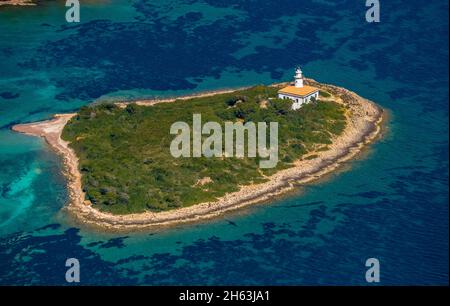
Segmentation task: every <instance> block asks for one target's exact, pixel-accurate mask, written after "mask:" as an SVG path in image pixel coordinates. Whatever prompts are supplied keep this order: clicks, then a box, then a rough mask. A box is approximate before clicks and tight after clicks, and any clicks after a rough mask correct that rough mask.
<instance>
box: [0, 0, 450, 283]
mask: <svg viewBox="0 0 450 306" xmlns="http://www.w3.org/2000/svg"><path fill="white" fill-rule="evenodd" d="M44 3H45V4H42V5H40V6H38V7H25V8H11V7H6V8H4V7H2V8H0V58H1V61H0V170H1V171H0V284H65V280H64V275H65V269H66V268H65V265H64V264H65V260H66V259H67V258H70V257H75V258H78V259H79V260H80V265H81V279H82V284H180V285H181V284H362V285H364V284H366V283H365V278H364V275H365V269H366V267H365V265H364V263H365V261H366V259H367V258H370V257H376V258H378V259H379V260H380V264H381V284H448V230H449V228H448V203H447V202H448V186H447V185H448V68H447V66H448V12H447V11H448V3H445V2H443V1H437V0H436V1H428V2H427V3H422V2H419V1H409V2H407V3H403V2H400V1H390V2H389V3H383V8H382V12H381V16H382V17H381V18H382V21H381V22H380V23H379V24H368V23H366V22H365V20H364V14H365V7H364V4H363V2H362V3H361V4H360V5H358V4H355V3H354V1H339V2H333V3H330V2H327V1H320V2H319V1H287V0H286V1H285V0H281V1H243V0H242V1H240V0H229V1H220V0H203V1H198V2H194V1H189V0H176V1H175V0H171V1H161V2H158V4H155V3H154V2H152V1H122V0H121V1H114V3H100V4H82V11H81V16H82V17H81V18H82V22H81V23H80V24H79V25H68V24H67V23H65V20H64V14H65V8H64V6H63V4H61V3H54V2H48V3H47V2H44ZM297 64H301V65H302V67H303V70H304V72H305V74H306V75H307V76H308V77H311V78H314V79H316V80H318V81H321V82H325V83H333V84H336V85H339V86H343V87H346V88H349V89H351V90H353V91H356V92H358V93H359V94H360V95H362V96H364V97H367V98H369V99H371V100H373V101H376V102H377V103H379V104H380V105H382V106H383V107H385V108H386V109H388V110H389V112H390V119H389V124H388V127H387V129H386V131H385V133H384V137H383V138H382V139H381V140H380V141H378V142H377V143H375V144H374V145H373V146H372V147H371V149H370V150H369V151H368V152H366V153H365V154H363V155H362V156H361V158H359V159H358V160H355V161H352V162H351V163H349V164H348V165H347V166H346V167H345V168H344V169H343V170H342V171H339V172H338V173H335V174H333V175H331V176H330V177H328V178H326V179H325V180H323V181H321V182H318V183H315V184H311V185H307V186H302V187H301V188H299V190H298V192H297V193H296V194H294V195H291V196H289V197H285V198H282V199H279V200H276V201H273V202H272V203H267V204H261V205H256V206H255V207H251V208H248V209H244V210H240V211H237V212H235V213H230V214H227V215H225V216H224V217H223V218H218V219H215V220H211V221H208V222H202V223H199V224H192V225H185V226H180V227H176V228H171V229H165V230H155V231H151V232H142V233H133V234H112V233H99V232H94V231H92V230H90V229H87V228H83V227H81V228H79V227H78V226H77V225H76V224H74V223H73V222H72V221H71V220H70V219H68V218H67V216H66V214H65V213H64V211H61V208H62V207H64V205H65V204H66V202H67V191H66V189H65V180H64V177H63V176H62V175H61V165H60V160H59V158H58V157H57V156H55V155H54V153H52V152H51V151H50V150H49V148H48V147H47V145H46V144H45V143H44V142H43V141H42V140H40V139H36V138H33V137H28V136H24V135H19V134H16V133H13V132H12V131H11V130H10V127H11V126H12V125H13V124H15V123H19V122H29V121H35V120H42V119H46V118H49V117H50V116H51V115H52V114H54V113H59V112H67V111H72V110H76V109H77V108H78V107H80V106H81V105H84V104H87V103H90V102H92V101H96V100H111V99H113V100H120V99H133V98H140V97H161V96H173V95H182V94H186V93H192V92H198V91H204V90H211V89H217V88H228V87H239V86H245V85H252V84H260V83H264V84H270V83H272V82H279V81H287V80H290V79H291V75H292V70H293V67H294V66H295V65H297Z"/></svg>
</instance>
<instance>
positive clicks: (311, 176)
mask: <svg viewBox="0 0 450 306" xmlns="http://www.w3.org/2000/svg"><path fill="white" fill-rule="evenodd" d="M306 83H307V84H309V85H312V86H316V87H319V88H321V89H323V90H326V91H328V92H329V93H331V94H333V95H334V96H335V98H336V97H337V101H336V102H338V103H342V104H344V105H345V107H346V108H347V110H348V111H347V119H348V120H347V126H346V128H345V130H344V132H343V133H342V134H341V135H340V136H338V137H335V139H333V143H332V144H331V145H329V146H328V147H329V149H328V150H327V151H319V152H313V153H310V154H308V155H309V156H311V155H314V158H312V159H303V160H297V161H296V162H295V163H294V166H293V167H291V168H288V169H285V170H281V171H279V172H277V173H276V174H274V175H272V176H270V177H269V180H268V181H267V182H265V183H261V184H255V185H246V186H242V187H241V188H240V190H239V191H237V192H233V193H229V194H226V195H224V196H223V197H221V198H219V199H218V200H217V201H214V202H206V203H201V204H197V205H194V206H190V207H185V208H180V209H175V210H170V211H165V212H158V213H154V212H145V213H140V214H129V215H112V214H110V213H104V212H101V211H99V210H97V209H96V208H95V207H94V206H93V205H91V203H90V202H89V201H86V200H85V196H84V193H83V191H82V188H81V174H80V172H79V170H78V159H77V157H76V155H75V152H74V151H73V150H72V149H71V148H70V147H69V144H68V143H67V142H65V141H64V140H62V139H61V137H60V136H61V133H62V130H63V128H64V126H65V124H66V123H67V122H68V120H70V118H72V117H73V116H74V115H76V114H58V115H55V116H54V118H53V119H52V120H47V121H42V122H36V123H29V124H19V125H15V126H13V128H12V129H13V130H14V131H17V132H21V133H25V134H28V135H33V136H40V137H43V138H44V139H45V140H46V141H47V142H48V144H49V145H50V146H51V147H52V148H53V149H54V150H55V151H56V152H57V153H58V154H60V155H61V156H62V158H63V161H64V166H65V167H64V168H65V175H66V177H67V180H68V190H69V196H70V203H69V204H68V205H67V206H66V209H67V211H68V212H69V213H71V214H72V216H73V217H74V218H75V219H76V220H77V221H78V222H80V223H83V224H87V225H91V226H95V227H99V228H101V229H103V230H113V231H133V230H143V229H147V228H154V227H162V226H170V225H176V224H182V223H187V222H195V221H200V220H203V219H208V218H213V217H217V216H219V215H221V214H223V213H224V212H228V211H231V210H235V209H238V208H242V207H244V206H248V205H251V204H255V203H260V202H264V201H267V200H269V199H272V198H274V197H277V196H279V195H281V194H284V193H286V192H288V191H291V190H293V189H294V188H296V186H298V185H301V184H306V183H309V182H311V181H314V180H317V179H319V178H320V177H322V176H323V175H325V174H328V173H330V172H332V171H333V170H335V169H337V168H338V167H339V166H340V165H342V164H343V163H344V162H346V161H348V160H350V159H352V158H354V157H355V156H356V155H357V154H358V153H359V152H361V150H362V148H364V147H365V146H367V145H368V144H370V143H371V142H372V141H374V140H375V139H376V138H377V136H379V134H380V131H381V126H382V123H383V119H384V114H385V112H384V111H383V110H382V109H381V108H380V107H379V106H377V105H376V104H375V103H373V102H371V101H369V100H367V99H364V98H362V97H360V96H358V95H357V94H356V93H354V92H351V91H349V90H346V89H344V88H340V87H336V86H333V85H325V84H319V83H317V82H315V81H314V80H310V79H309V80H306ZM235 90H236V89H233V90H222V91H216V92H208V93H202V94H199V95H195V97H199V96H208V95H213V94H217V93H225V92H230V91H235ZM192 97H194V96H186V97H178V98H177V99H188V98H192ZM173 101H175V98H174V99H164V100H142V101H134V102H136V103H137V104H139V105H147V106H151V105H154V104H156V103H170V102H173ZM118 104H119V105H121V106H124V105H126V102H121V103H118Z"/></svg>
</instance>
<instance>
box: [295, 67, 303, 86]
mask: <svg viewBox="0 0 450 306" xmlns="http://www.w3.org/2000/svg"><path fill="white" fill-rule="evenodd" d="M294 79H295V87H297V88H302V87H303V73H302V70H301V69H300V67H297V69H295V76H294Z"/></svg>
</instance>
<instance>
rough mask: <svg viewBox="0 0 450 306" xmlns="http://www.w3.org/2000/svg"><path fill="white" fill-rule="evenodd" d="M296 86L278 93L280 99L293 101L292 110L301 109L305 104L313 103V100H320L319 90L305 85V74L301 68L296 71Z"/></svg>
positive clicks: (285, 88)
mask: <svg viewBox="0 0 450 306" xmlns="http://www.w3.org/2000/svg"><path fill="white" fill-rule="evenodd" d="M294 79H295V83H294V86H287V87H284V88H282V89H280V90H279V91H278V98H280V99H290V100H292V101H293V103H292V109H294V110H295V109H299V108H300V107H301V106H302V105H303V104H305V103H308V102H310V101H311V98H315V99H318V98H319V89H318V88H315V87H312V86H308V85H303V74H302V70H301V69H300V68H297V69H296V70H295V76H294Z"/></svg>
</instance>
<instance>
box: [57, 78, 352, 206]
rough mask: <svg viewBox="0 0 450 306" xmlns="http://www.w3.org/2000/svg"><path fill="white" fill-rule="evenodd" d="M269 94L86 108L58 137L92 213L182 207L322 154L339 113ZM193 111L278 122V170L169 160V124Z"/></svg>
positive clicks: (233, 162) (248, 163) (228, 161)
mask: <svg viewBox="0 0 450 306" xmlns="http://www.w3.org/2000/svg"><path fill="white" fill-rule="evenodd" d="M276 92H277V88H274V87H265V86H257V87H253V88H250V89H246V90H242V91H238V92H234V93H229V94H220V95H215V96H211V97H203V98H193V99H190V100H184V101H182V100H178V101H175V102H173V103H161V104H157V105H154V106H151V107H147V106H138V105H136V104H129V105H128V106H127V107H126V108H120V107H118V106H116V105H114V104H101V105H95V106H86V107H83V108H81V109H80V111H79V113H78V115H77V116H75V117H74V118H73V119H72V120H71V121H70V122H69V123H68V124H67V125H66V127H65V129H64V131H63V135H62V137H63V139H65V140H67V141H70V143H71V144H70V145H71V147H72V148H73V149H74V150H75V152H76V154H77V156H78V157H79V160H80V171H81V173H82V184H83V189H84V191H85V192H86V197H87V199H88V200H90V201H91V202H92V203H93V204H94V205H96V206H97V207H98V208H99V209H101V210H104V211H110V212H112V213H116V214H126V213H132V212H142V211H145V210H152V211H162V210H168V209H173V208H178V207H183V206H189V205H193V204H197V203H200V202H204V201H208V200H213V199H215V198H217V197H219V196H222V195H224V194H225V193H227V192H232V191H236V190H238V187H239V185H245V184H248V183H257V182H263V181H264V180H265V178H264V175H270V174H271V173H273V172H275V171H277V170H279V169H282V168H286V167H289V166H290V163H292V162H293V161H294V160H296V159H298V158H300V157H301V156H302V155H304V154H306V153H308V152H311V151H313V150H323V149H325V148H326V145H327V144H329V143H330V139H331V136H332V135H336V134H339V133H341V132H342V130H343V129H344V127H345V116H344V109H343V108H342V107H341V106H340V105H338V104H337V103H333V102H325V101H320V100H319V101H314V102H313V103H310V104H308V105H305V106H303V107H302V108H301V109H299V110H296V111H293V110H291V109H290V106H291V102H289V101H286V100H280V99H276V98H274V97H276ZM269 98H270V99H269ZM194 113H195V114H201V115H202V123H203V124H204V123H205V122H207V121H216V122H219V123H221V125H222V127H223V123H224V122H225V121H236V120H240V121H243V122H247V121H254V122H261V121H265V122H271V121H277V122H278V123H279V131H278V133H279V162H278V165H277V167H276V168H274V169H264V170H262V169H259V167H258V162H259V160H258V158H243V159H238V158H214V157H213V158H206V157H201V158H174V157H172V155H171V154H170V150H169V148H170V143H171V141H172V140H173V139H174V137H175V135H171V134H170V126H171V125H172V123H174V122H176V121H185V122H187V123H188V124H190V126H192V118H193V117H192V116H193V114H194ZM205 137H207V136H205ZM246 141H247V140H246ZM202 179H203V180H202ZM199 182H202V183H199Z"/></svg>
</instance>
